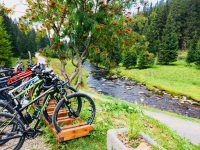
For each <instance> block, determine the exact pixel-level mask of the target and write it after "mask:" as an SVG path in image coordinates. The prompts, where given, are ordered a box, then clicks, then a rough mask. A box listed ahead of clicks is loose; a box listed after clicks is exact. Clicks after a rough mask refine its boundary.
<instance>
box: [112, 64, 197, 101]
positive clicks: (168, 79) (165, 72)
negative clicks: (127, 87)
mask: <svg viewBox="0 0 200 150" xmlns="http://www.w3.org/2000/svg"><path fill="white" fill-rule="evenodd" d="M111 74H112V75H117V76H120V77H125V78H129V79H132V80H135V81H137V82H139V83H142V84H144V85H145V86H146V87H147V88H148V89H150V90H154V89H155V88H157V89H159V90H165V91H167V92H168V93H170V94H172V95H176V96H179V97H183V96H186V97H187V98H189V99H193V100H195V101H198V102H200V92H199V91H200V70H198V69H197V68H195V67H194V66H187V64H186V63H185V62H184V61H178V62H175V63H174V64H172V65H167V66H165V65H155V66H154V67H152V68H147V69H143V70H140V69H136V68H133V69H125V68H124V67H118V68H115V69H112V70H111Z"/></svg>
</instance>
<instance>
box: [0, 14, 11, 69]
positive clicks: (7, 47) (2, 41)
mask: <svg viewBox="0 0 200 150" xmlns="http://www.w3.org/2000/svg"><path fill="white" fill-rule="evenodd" d="M0 33H1V34H0V65H5V66H9V65H11V56H12V53H11V49H12V47H11V43H10V41H9V40H8V39H9V36H8V34H7V33H6V30H5V28H4V25H3V18H2V17H1V16H0Z"/></svg>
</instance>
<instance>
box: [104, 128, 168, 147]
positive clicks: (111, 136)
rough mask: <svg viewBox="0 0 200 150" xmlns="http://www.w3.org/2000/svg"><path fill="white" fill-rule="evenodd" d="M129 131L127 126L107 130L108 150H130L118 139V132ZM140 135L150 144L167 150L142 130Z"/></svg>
mask: <svg viewBox="0 0 200 150" xmlns="http://www.w3.org/2000/svg"><path fill="white" fill-rule="evenodd" d="M124 132H127V129H126V128H120V129H111V130H108V132H107V150H128V148H127V147H126V146H125V145H124V144H123V143H122V142H121V141H120V140H119V139H118V137H117V134H120V133H124ZM140 135H141V136H142V137H143V139H144V140H145V141H146V142H148V143H149V144H150V145H153V146H155V147H158V148H159V149H160V150H165V149H164V148H163V147H162V146H160V145H159V144H158V143H157V142H156V141H155V140H154V139H152V138H151V137H150V136H148V135H146V134H145V133H143V132H141V133H140Z"/></svg>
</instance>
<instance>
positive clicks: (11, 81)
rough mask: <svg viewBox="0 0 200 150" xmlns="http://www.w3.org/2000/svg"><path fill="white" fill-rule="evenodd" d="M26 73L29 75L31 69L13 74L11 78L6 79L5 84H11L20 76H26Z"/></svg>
mask: <svg viewBox="0 0 200 150" xmlns="http://www.w3.org/2000/svg"><path fill="white" fill-rule="evenodd" d="M28 75H29V76H30V75H32V71H31V70H25V71H23V72H21V73H19V74H17V75H15V76H13V77H11V78H10V79H9V80H8V82H7V85H10V84H12V83H13V82H15V81H16V80H19V79H20V78H22V77H24V76H28Z"/></svg>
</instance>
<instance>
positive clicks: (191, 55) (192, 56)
mask: <svg viewBox="0 0 200 150" xmlns="http://www.w3.org/2000/svg"><path fill="white" fill-rule="evenodd" d="M198 49H199V46H198V35H197V33H195V35H194V37H193V39H192V40H191V42H190V48H189V50H188V55H187V59H186V61H187V63H194V62H196V60H197V58H196V56H197V50H198Z"/></svg>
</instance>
